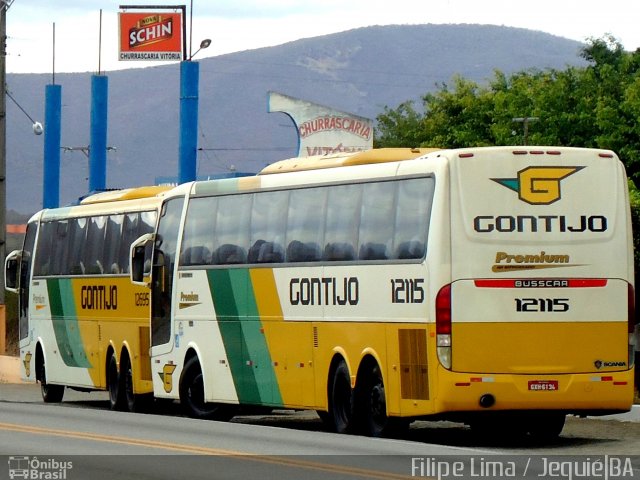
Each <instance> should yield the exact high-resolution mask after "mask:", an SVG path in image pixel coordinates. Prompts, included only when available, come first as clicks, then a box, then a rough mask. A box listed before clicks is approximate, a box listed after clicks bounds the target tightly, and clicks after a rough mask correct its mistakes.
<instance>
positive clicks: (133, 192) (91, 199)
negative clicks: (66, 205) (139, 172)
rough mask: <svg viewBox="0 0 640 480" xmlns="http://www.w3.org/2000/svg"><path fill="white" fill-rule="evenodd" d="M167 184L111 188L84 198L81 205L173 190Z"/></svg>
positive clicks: (146, 195) (142, 196) (130, 198)
mask: <svg viewBox="0 0 640 480" xmlns="http://www.w3.org/2000/svg"><path fill="white" fill-rule="evenodd" d="M171 188H173V187H170V186H167V185H162V186H158V185H152V186H148V187H137V188H125V189H122V190H111V191H108V192H100V193H94V194H93V195H89V196H88V197H86V198H84V199H83V200H82V201H81V202H80V205H88V204H91V203H105V202H117V201H121V200H137V199H139V198H149V197H154V196H156V195H158V194H159V193H162V192H166V191H167V190H171Z"/></svg>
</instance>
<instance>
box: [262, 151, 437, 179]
mask: <svg viewBox="0 0 640 480" xmlns="http://www.w3.org/2000/svg"><path fill="white" fill-rule="evenodd" d="M438 150H442V149H441V148H376V149H372V150H365V151H363V152H356V153H337V154H333V155H315V156H311V157H295V158H289V159H286V160H280V161H279V162H275V163H272V164H271V165H268V166H266V167H265V168H263V169H262V171H260V173H258V175H270V174H273V173H285V172H297V171H302V170H319V169H323V168H333V167H346V166H351V165H367V164H372V163H387V162H398V161H400V160H411V159H413V158H417V157H420V156H422V155H426V154H428V153H431V152H436V151H438Z"/></svg>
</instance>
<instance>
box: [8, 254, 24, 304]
mask: <svg viewBox="0 0 640 480" xmlns="http://www.w3.org/2000/svg"><path fill="white" fill-rule="evenodd" d="M21 259H22V250H14V251H13V252H11V253H10V254H9V255H7V258H6V259H5V261H4V286H5V288H6V289H7V291H8V292H11V293H18V290H19V289H20V282H19V281H18V273H19V272H18V271H19V269H20V268H19V267H20V260H21Z"/></svg>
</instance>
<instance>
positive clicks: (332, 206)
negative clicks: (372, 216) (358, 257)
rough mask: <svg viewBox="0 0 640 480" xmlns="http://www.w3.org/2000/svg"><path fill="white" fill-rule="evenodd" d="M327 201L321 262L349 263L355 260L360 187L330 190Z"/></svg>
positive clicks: (342, 187)
mask: <svg viewBox="0 0 640 480" xmlns="http://www.w3.org/2000/svg"><path fill="white" fill-rule="evenodd" d="M330 192H331V193H330V195H329V198H328V199H327V216H326V221H325V234H324V242H325V249H324V255H323V260H327V261H330V262H332V261H349V260H353V259H354V258H355V248H356V247H355V246H356V245H357V244H358V228H359V226H360V210H361V207H360V202H361V198H362V185H361V184H355V185H338V186H335V187H331V188H330Z"/></svg>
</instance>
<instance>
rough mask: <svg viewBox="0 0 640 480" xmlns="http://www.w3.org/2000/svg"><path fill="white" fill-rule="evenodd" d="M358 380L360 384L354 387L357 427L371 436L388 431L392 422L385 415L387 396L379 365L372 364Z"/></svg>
mask: <svg viewBox="0 0 640 480" xmlns="http://www.w3.org/2000/svg"><path fill="white" fill-rule="evenodd" d="M359 381H361V382H362V384H361V385H360V386H357V387H356V392H357V395H356V399H357V403H356V411H357V412H358V429H359V430H361V431H362V433H363V434H365V435H369V436H371V437H379V436H382V435H385V434H387V433H389V430H390V429H391V425H392V422H391V421H390V420H391V419H389V418H388V417H387V398H386V395H385V391H384V382H383V381H382V373H381V372H380V367H378V365H377V364H376V365H374V366H373V367H372V368H371V369H370V370H369V371H368V372H364V375H363V377H362V378H361V379H359ZM407 425H408V423H407Z"/></svg>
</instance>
